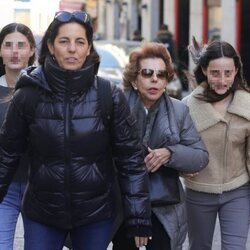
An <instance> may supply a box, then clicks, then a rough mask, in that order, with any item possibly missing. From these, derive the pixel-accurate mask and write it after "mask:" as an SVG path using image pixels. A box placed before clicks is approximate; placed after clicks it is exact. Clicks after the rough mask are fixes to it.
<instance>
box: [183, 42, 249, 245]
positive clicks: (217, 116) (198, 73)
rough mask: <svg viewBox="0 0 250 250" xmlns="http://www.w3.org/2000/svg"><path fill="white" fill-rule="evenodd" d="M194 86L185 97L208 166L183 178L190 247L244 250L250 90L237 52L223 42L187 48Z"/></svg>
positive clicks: (247, 200)
mask: <svg viewBox="0 0 250 250" xmlns="http://www.w3.org/2000/svg"><path fill="white" fill-rule="evenodd" d="M189 50H190V52H191V55H192V58H193V61H194V63H195V64H196V65H197V66H196V68H195V69H194V75H195V79H196V81H197V84H198V86H197V87H196V88H195V89H194V90H193V92H192V93H191V94H190V95H189V96H188V97H186V98H185V100H184V101H185V102H186V103H187V105H188V106H189V109H190V113H191V116H192V118H193V121H194V123H195V125H196V127H197V129H198V131H199V133H200V134H201V137H202V139H203V141H204V142H205V145H206V147H207V149H208V152H209V164H208V166H207V167H206V168H205V169H203V170H202V171H200V172H199V173H197V174H195V175H187V176H186V178H185V185H186V193H187V215H188V236H189V249H190V250H197V249H204V250H210V249H212V241H213V234H214V228H215V223H216V218H217V216H218V218H219V223H220V229H221V249H223V250H228V249H230V250H240V249H241V250H243V249H246V241H247V235H248V230H249V216H250V207H249V205H250V185H249V171H250V110H249V107H250V90H249V88H248V87H247V85H246V82H245V81H244V79H243V72H242V63H241V59H240V56H239V54H238V53H237V52H236V50H235V49H234V48H233V47H232V46H231V45H230V44H229V43H227V42H223V41H218V40H217V41H213V42H211V43H210V44H209V45H207V46H206V45H204V46H200V45H198V43H197V42H196V40H195V39H193V44H192V45H190V46H189Z"/></svg>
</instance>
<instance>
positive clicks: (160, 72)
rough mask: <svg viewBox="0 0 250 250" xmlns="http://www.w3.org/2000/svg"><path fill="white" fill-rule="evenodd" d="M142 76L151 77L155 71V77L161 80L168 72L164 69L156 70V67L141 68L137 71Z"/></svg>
mask: <svg viewBox="0 0 250 250" xmlns="http://www.w3.org/2000/svg"><path fill="white" fill-rule="evenodd" d="M138 73H140V74H141V76H142V77H144V78H147V79H148V78H151V77H152V76H153V74H154V73H155V74H156V76H157V78H159V79H161V80H163V79H166V78H167V76H168V73H167V71H166V70H158V69H141V70H139V72H138Z"/></svg>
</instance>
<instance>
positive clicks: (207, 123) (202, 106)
mask: <svg viewBox="0 0 250 250" xmlns="http://www.w3.org/2000/svg"><path fill="white" fill-rule="evenodd" d="M203 91H204V88H203V87H202V86H201V85H199V86H198V87H197V88H196V89H195V90H194V91H193V92H192V93H191V96H190V97H191V98H188V99H187V104H188V106H189V107H190V113H191V116H192V119H193V120H194V122H195V124H196V127H197V129H198V131H202V130H205V129H207V128H209V127H212V126H213V125H215V124H216V123H218V122H220V121H224V122H226V121H225V119H224V118H223V117H222V116H221V115H220V114H219V112H216V111H215V109H214V108H213V106H212V104H211V103H208V102H205V101H202V100H199V99H197V98H195V96H196V95H198V94H201V93H202V92H203ZM249 107H250V93H248V92H247V91H244V90H237V91H236V92H235V93H234V97H233V100H232V102H231V103H230V105H229V107H228V110H227V111H228V112H229V113H231V114H235V115H237V116H240V117H242V118H244V119H247V120H248V121H250V109H249Z"/></svg>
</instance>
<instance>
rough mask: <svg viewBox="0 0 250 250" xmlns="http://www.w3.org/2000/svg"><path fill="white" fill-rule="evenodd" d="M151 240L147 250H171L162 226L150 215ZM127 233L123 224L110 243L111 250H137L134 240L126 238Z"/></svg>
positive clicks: (168, 239)
mask: <svg viewBox="0 0 250 250" xmlns="http://www.w3.org/2000/svg"><path fill="white" fill-rule="evenodd" d="M151 220H152V240H149V242H148V245H147V246H146V249H147V250H171V245H170V238H169V236H168V234H167V232H166V231H165V229H164V227H163V225H162V224H161V223H160V222H159V220H158V219H157V217H156V216H155V215H154V213H152V216H151ZM126 235H127V231H126V228H125V226H124V224H122V225H121V227H120V228H119V230H118V231H117V232H116V234H115V236H114V238H113V240H112V243H113V248H112V249H113V250H138V249H139V248H137V247H136V246H135V241H134V238H128V237H127V236H126Z"/></svg>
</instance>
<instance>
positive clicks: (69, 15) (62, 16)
mask: <svg viewBox="0 0 250 250" xmlns="http://www.w3.org/2000/svg"><path fill="white" fill-rule="evenodd" d="M71 19H75V20H78V21H80V22H81V23H85V24H86V23H88V24H89V23H90V16H89V15H88V14H87V13H86V12H84V11H74V12H68V11H58V12H56V14H55V17H54V20H58V21H60V22H62V23H66V22H68V21H70V20H71Z"/></svg>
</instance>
